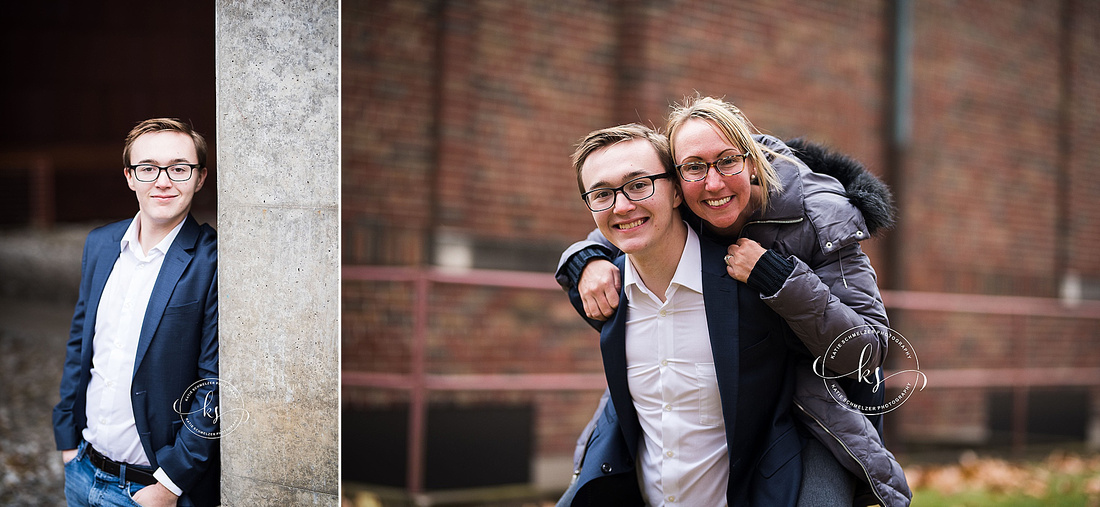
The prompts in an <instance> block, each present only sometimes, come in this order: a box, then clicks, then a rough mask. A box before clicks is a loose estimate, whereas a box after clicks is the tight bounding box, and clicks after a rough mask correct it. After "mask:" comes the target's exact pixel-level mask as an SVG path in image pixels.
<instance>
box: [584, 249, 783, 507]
mask: <svg viewBox="0 0 1100 507" xmlns="http://www.w3.org/2000/svg"><path fill="white" fill-rule="evenodd" d="M699 242H700V250H701V257H702V270H703V273H702V275H703V300H704V306H705V308H706V315H707V327H708V328H709V330H710V343H711V352H712V354H713V355H714V366H715V370H716V372H717V376H718V392H719V395H720V396H721V399H722V415H723V417H724V419H725V430H726V443H727V445H728V448H729V462H730V476H729V482H728V488H727V499H728V500H729V504H730V505H767V506H784V505H790V506H793V505H795V504H796V503H797V501H798V490H799V487H800V486H801V483H802V459H801V451H802V437H801V436H800V435H799V433H798V431H797V430H796V429H795V422H794V420H793V418H792V417H791V415H790V407H791V400H792V397H793V392H794V370H793V368H794V367H795V362H796V361H795V355H794V353H793V352H790V350H791V349H790V348H789V347H790V346H791V345H792V344H794V343H796V342H797V337H795V336H794V334H793V333H792V332H791V331H790V328H789V327H788V326H787V325H786V323H785V322H783V319H782V318H781V317H779V315H777V314H776V313H775V312H773V311H772V310H771V309H770V308H769V307H768V306H767V305H765V304H764V303H763V301H761V300H760V296H759V294H757V293H756V291H753V290H751V289H749V288H748V287H747V286H745V285H744V284H743V283H741V282H738V281H736V280H734V279H733V278H731V277H730V276H729V274H727V273H726V269H725V261H724V260H723V257H724V256H725V254H726V248H725V247H722V246H720V245H717V244H715V243H713V242H711V241H709V240H707V239H705V238H700V240H699ZM624 260H625V258H624V257H622V256H620V257H619V258H618V259H616V260H615V263H616V265H617V266H618V267H619V269H620V272H621V270H622V268H623V263H624ZM569 296H570V300H571V301H572V302H573V306H574V307H576V308H577V311H578V312H580V313H581V315H584V307H583V304H582V303H581V301H580V296H579V294H578V292H577V289H576V287H573V288H572V289H570V291H569ZM619 297H620V301H623V302H624V303H623V304H621V305H620V307H619V311H617V312H615V314H614V315H613V316H612V317H611V319H610V320H608V321H607V322H600V321H594V320H589V323H590V324H592V325H593V327H595V328H596V329H598V330H600V350H601V353H602V354H603V361H604V374H605V375H606V376H607V385H608V389H609V391H610V392H611V403H608V404H607V406H606V407H605V408H604V412H603V416H602V417H600V418H599V420H598V422H597V424H596V427H595V429H594V430H593V433H592V437H591V438H590V440H589V444H588V449H587V451H586V454H585V456H584V461H583V463H582V465H581V471H580V475H579V476H578V478H577V481H578V486H577V490H576V495H575V496H574V497H573V503H572V505H575V506H576V505H639V504H641V503H642V495H641V491H640V490H639V486H638V479H637V472H636V471H635V468H634V465H635V460H636V458H637V454H638V439H639V437H640V436H641V431H642V430H641V425H640V423H639V422H638V414H637V412H636V411H635V410H634V403H633V401H632V400H631V397H630V390H629V387H628V385H627V374H626V343H625V339H626V320H627V305H626V304H625V301H626V299H625V294H624V293H623V292H622V291H621V290H620V294H619Z"/></svg>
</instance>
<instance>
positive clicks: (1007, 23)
mask: <svg viewBox="0 0 1100 507" xmlns="http://www.w3.org/2000/svg"><path fill="white" fill-rule="evenodd" d="M6 12H7V13H8V15H7V17H8V19H9V20H11V22H10V23H9V26H8V29H6V30H5V31H4V32H3V33H0V38H2V40H3V44H2V48H3V50H2V52H0V65H3V68H5V69H7V71H6V72H5V79H3V85H2V86H3V88H4V90H3V91H4V93H2V94H0V104H2V106H0V110H2V111H3V118H4V119H5V120H7V121H5V122H3V125H0V129H2V133H3V135H2V136H0V210H2V212H0V351H2V353H0V505H55V504H58V503H60V502H62V500H61V489H60V480H61V466H60V458H59V457H58V456H57V455H56V453H55V452H54V451H53V448H54V445H53V436H52V431H51V429H50V428H51V424H50V410H51V408H52V406H53V404H54V403H56V399H57V382H58V380H59V378H60V371H61V360H62V356H63V351H64V342H65V336H66V334H67V328H68V320H69V318H70V316H71V313H72V305H73V303H74V302H75V299H76V286H77V281H78V280H77V278H78V276H79V263H80V249H81V245H82V242H83V238H84V236H85V235H86V233H87V231H88V230H90V229H91V228H92V227H95V226H98V225H102V224H104V223H107V222H111V221H115V220H121V219H126V218H129V217H131V216H133V214H134V213H135V211H136V206H135V203H134V201H133V194H132V193H131V192H130V191H129V190H128V189H127V188H126V187H125V184H124V182H123V181H122V177H121V176H122V175H121V174H120V172H121V171H120V170H119V169H120V160H119V155H120V153H121V145H122V138H123V136H124V135H125V133H126V131H128V130H129V128H130V127H131V126H132V125H133V124H134V123H136V122H138V121H140V120H142V119H145V118H147V117H151V116H159V115H167V116H177V117H181V118H183V119H186V120H190V121H191V122H192V123H193V124H194V126H195V128H196V129H198V130H199V131H200V132H203V133H204V134H206V135H207V138H208V140H210V141H211V160H210V166H211V167H210V168H211V176H213V177H212V178H209V179H208V181H207V185H208V186H207V187H206V188H204V190H203V191H202V192H200V193H199V194H198V196H197V198H196V203H195V209H194V212H195V214H196V216H197V218H199V220H200V222H202V221H206V222H211V223H213V222H214V221H215V218H216V202H215V196H216V187H215V186H214V184H215V182H216V172H217V171H216V165H217V158H216V154H217V150H216V145H215V144H216V143H215V142H214V141H215V138H216V131H215V127H216V116H215V108H214V99H215V97H214V82H215V81H214V80H215V76H214V47H213V41H214V37H213V33H214V14H213V13H214V8H213V3H212V2H197V3H196V2H189V3H187V4H185V5H184V4H181V5H168V4H164V5H160V4H157V3H152V4H147V3H139V2H134V1H123V2H109V3H102V2H93V3H86V2H69V1H63V0H55V1H50V2H40V3H25V4H22V3H21V4H13V5H11V6H8V7H7V9H6ZM342 27H343V34H342V55H343V56H342V60H343V67H342V76H341V80H342V83H341V84H342V95H343V110H344V117H343V120H342V122H343V123H342V131H343V134H342V136H343V138H342V146H343V148H342V149H343V166H344V167H343V174H344V177H343V181H342V190H343V197H342V213H343V224H342V227H343V246H342V248H343V263H344V281H343V312H342V313H343V317H342V319H343V326H342V327H343V349H342V377H343V389H342V399H343V407H342V420H343V425H342V433H341V436H342V442H343V444H342V446H343V449H342V456H343V458H342V463H341V465H342V475H343V480H344V489H345V496H346V497H347V498H348V499H349V501H351V502H353V503H356V504H358V505H372V504H377V503H379V502H382V503H384V504H386V505H391V504H396V505H399V504H402V503H406V502H413V501H415V502H419V503H420V504H425V503H429V504H430V503H434V504H458V503H463V502H466V503H473V504H485V503H489V502H497V503H511V504H516V503H524V502H530V503H537V502H539V501H540V500H544V499H547V498H553V497H554V496H555V495H556V494H558V493H560V491H561V490H562V489H564V487H565V485H566V483H567V482H568V480H569V476H570V474H571V468H572V465H571V455H572V452H573V447H574V441H575V439H576V436H577V435H578V433H579V432H580V431H581V429H582V428H583V426H584V424H585V423H586V422H587V421H588V419H589V417H590V415H591V413H592V411H593V410H594V408H595V405H596V401H597V400H598V398H599V394H600V392H601V391H602V390H603V387H604V384H603V376H602V368H601V363H600V359H599V354H598V348H597V342H596V340H597V335H596V333H595V332H594V331H592V330H591V329H590V328H588V327H587V326H586V325H585V324H583V322H581V320H580V319H579V318H578V317H577V316H576V314H575V312H574V311H573V310H572V308H571V307H570V306H569V305H568V303H567V301H566V298H565V296H564V294H563V293H562V292H561V291H560V289H559V288H557V286H556V284H555V283H554V281H553V279H552V276H551V274H550V273H551V272H552V271H553V269H554V266H555V264H556V262H557V259H558V255H559V254H560V252H561V251H562V250H563V249H564V248H565V246H567V245H568V244H570V243H571V242H573V241H575V240H577V239H579V238H581V237H582V236H583V235H585V234H586V233H587V232H588V231H589V230H590V229H592V227H593V224H592V221H591V218H590V214H589V212H588V211H587V210H586V209H585V207H584V206H583V204H582V203H581V201H580V199H578V198H577V190H576V184H575V178H574V175H573V172H572V170H571V168H570V165H569V161H568V157H569V154H570V153H571V152H572V150H573V145H574V143H576V142H577V140H579V139H580V138H581V137H582V136H583V135H585V134H586V133H588V132H589V131H591V130H593V129H596V128H601V127H605V126H609V125H614V124H619V123H625V122H632V121H635V122H642V123H646V124H651V125H653V126H656V127H663V125H664V118H665V115H666V114H667V111H668V106H669V105H670V104H671V103H673V102H677V101H680V100H682V99H683V98H684V97H685V96H687V95H692V94H694V93H696V92H699V93H702V94H706V95H714V96H721V97H725V98H726V99H727V100H730V101H732V102H734V103H735V104H737V105H739V106H740V107H741V108H742V109H743V110H744V111H745V113H746V114H747V115H748V117H749V118H750V119H751V120H752V121H753V122H754V123H755V124H756V126H757V127H758V128H760V129H761V130H762V131H764V132H765V133H769V134H772V135H775V136H778V137H780V138H783V139H787V138H791V137H798V136H804V137H807V138H809V139H811V140H814V141H818V142H823V143H826V144H828V145H830V146H832V147H833V148H835V149H837V150H840V151H842V152H845V153H847V154H849V155H851V156H853V157H855V158H857V159H859V160H860V161H862V162H863V163H864V164H866V165H867V166H868V167H869V168H870V169H871V170H872V171H873V172H875V173H876V174H877V175H879V176H880V177H881V178H882V179H883V180H884V181H886V182H887V183H889V184H890V185H891V187H892V189H893V191H894V194H895V197H896V199H897V203H898V207H899V212H900V220H899V224H898V227H897V228H895V229H894V230H893V231H891V232H889V233H887V234H886V235H884V236H883V237H881V238H878V239H875V240H872V241H869V242H865V243H864V248H865V250H866V251H868V253H869V255H870V256H871V258H872V262H873V263H874V266H875V268H876V270H877V271H878V274H879V280H880V286H881V287H882V289H883V290H884V298H885V299H886V303H887V306H888V309H889V312H890V318H891V325H892V327H893V328H894V329H895V330H897V331H898V332H899V333H901V334H902V335H904V336H905V337H906V338H907V339H908V340H909V342H910V343H911V344H912V346H913V348H914V349H915V351H916V353H917V354H918V357H919V360H920V366H921V369H922V370H923V371H924V372H925V373H926V374H927V376H928V387H927V388H926V389H925V390H924V391H923V392H920V393H917V394H916V395H915V396H913V397H912V398H911V399H910V400H909V401H908V402H906V403H905V404H904V405H903V406H902V407H901V408H899V409H897V410H895V411H894V412H891V413H890V414H889V415H888V416H887V418H886V426H887V427H886V432H887V439H888V442H887V443H888V445H889V447H890V448H891V449H892V450H894V451H895V453H896V454H898V456H899V458H900V459H901V461H902V462H903V464H905V465H906V469H907V471H909V472H911V473H913V475H912V476H911V477H910V482H911V485H914V486H921V487H922V488H924V489H921V490H919V491H918V495H917V498H916V501H915V502H914V504H915V505H931V504H933V503H932V502H933V500H932V499H938V498H939V497H940V494H941V493H942V492H944V491H946V492H948V493H951V492H952V491H960V490H962V489H965V488H966V487H967V486H968V485H973V484H978V483H979V482H980V481H979V479H978V478H979V477H988V476H993V477H996V478H999V479H998V480H999V481H1000V482H997V481H992V480H991V483H992V484H996V485H998V486H995V487H994V489H996V488H1001V489H1003V490H1005V491H1008V493H1007V494H1009V495H1017V494H1031V495H1032V496H1035V495H1039V496H1035V497H1036V498H1039V497H1041V495H1044V494H1046V490H1045V489H1043V488H1047V487H1048V486H1049V485H1048V483H1047V482H1050V481H1047V482H1043V483H1042V484H1041V485H1039V486H1034V484H1033V481H1034V480H1036V478H1043V477H1050V476H1052V474H1054V475H1055V476H1057V474H1062V473H1063V472H1064V475H1067V476H1072V477H1074V478H1075V479H1073V480H1072V481H1070V482H1068V484H1070V485H1071V486H1070V487H1069V489H1070V494H1073V495H1077V496H1074V498H1081V499H1082V500H1081V502H1082V503H1084V501H1085V499H1086V498H1092V499H1096V498H1100V461H1097V459H1096V458H1095V456H1096V454H1095V452H1094V451H1095V450H1096V448H1097V446H1100V403H1098V402H1100V397H1098V396H1100V347H1096V344H1097V339H1098V337H1100V331H1098V328H1100V326H1098V325H1097V324H1098V323H1100V306H1098V305H1100V302H1098V300H1100V255H1098V254H1097V252H1100V170H1098V168H1100V146H1098V145H1097V143H1096V142H1095V140H1096V139H1097V137H1098V134H1100V107H1098V105H1100V79H1098V78H1100V5H1098V4H1096V3H1094V2H1091V1H1087V0H1039V1H1024V0H1006V1H998V2H993V1H978V0H972V1H958V0H912V1H909V2H900V1H889V0H850V1H845V2H831V1H794V0H791V1H778V0H775V1H772V0H763V1H757V2H736V1H720V2H701V1H700V2H691V1H664V2H654V1H648V0H643V1H628V0H612V1H582V0H561V1H556V2H552V3H551V2H536V1H515V2H511V1H500V0H492V1H490V0H469V1H450V0H432V1H411V0H405V1H396V0H394V1H380V0H345V1H344V2H343V4H342ZM221 78H222V79H232V76H221ZM1001 459H1008V460H1010V461H999V460H1001ZM1006 463H1008V464H1006ZM1029 467H1034V468H1029ZM983 470H984V472H983ZM1051 470H1055V471H1058V472H1057V474H1056V473H1055V472H1051ZM1067 470H1068V472H1065V471H1067ZM1051 483H1053V482H1051ZM1059 484H1063V483H1059ZM1020 485H1027V486H1028V487H1029V488H1030V489H1029V490H1028V491H1027V492H1020V491H1017V490H1016V489H1012V488H1013V487H1016V486H1020ZM1058 487H1059V488H1062V486H1058ZM953 488H954V489H953ZM983 498H984V497H983ZM922 499H929V500H926V501H924V502H925V503H922ZM947 503H948V504H950V503H951V501H950V500H948V501H947ZM979 503H980V502H979Z"/></svg>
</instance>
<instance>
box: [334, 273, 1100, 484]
mask: <svg viewBox="0 0 1100 507" xmlns="http://www.w3.org/2000/svg"><path fill="white" fill-rule="evenodd" d="M343 279H344V280H358V281H390V282H407V283H412V284H413V286H414V290H415V304H414V310H413V313H414V318H413V335H412V337H411V339H412V343H411V346H410V350H411V357H410V365H409V371H410V373H408V374H393V373H372V372H355V371H345V372H342V376H341V382H342V383H343V385H346V386H355V387H373V388H381V389H399V390H407V391H409V411H410V413H409V428H408V430H409V442H408V456H409V459H408V469H407V470H406V474H407V475H406V488H407V490H408V491H409V492H411V493H420V492H421V491H422V490H423V475H424V466H423V463H424V451H425V449H424V440H425V420H426V417H427V393H428V392H429V391H479V390H481V391H484V390H512V391H539V390H543V391H568V390H579V391H588V390H602V389H604V387H605V386H606V383H605V382H604V377H603V374H589V373H557V374H508V375H504V374H500V375H469V374H467V375H436V374H430V373H428V372H427V371H426V364H427V342H428V306H429V305H428V297H429V291H430V288H431V285H432V284H463V285H476V286H486V287H501V288H518V289H529V290H541V291H559V290H561V288H560V287H559V286H558V284H557V282H556V281H554V278H553V275H551V274H549V273H531V272H515V271H494V270H464V271H451V270H444V269H438V268H427V269H421V268H409V267H384V266H345V267H344V268H343ZM882 296H883V300H884V301H885V303H886V306H887V308H889V309H891V310H912V311H927V312H947V313H974V314H983V315H1007V316H1013V317H1018V318H1027V317H1057V318H1070V319H1091V320H1100V301H1081V302H1078V303H1077V304H1073V305H1068V304H1066V303H1065V302H1063V301H1062V300H1058V299H1048V298H1032V297H1018V296H986V295H975V294H943V293H928V292H907V291H883V293H882ZM1024 339H1025V340H1026V339H1027V338H1026V336H1025V337H1024ZM1021 364H1023V362H1021ZM921 371H922V372H924V373H925V375H926V376H927V378H929V379H931V380H930V381H929V383H928V387H934V388H966V387H979V388H988V387H1009V388H1012V389H1013V391H1014V394H1015V396H1014V398H1015V403H1014V415H1013V434H1014V436H1013V443H1014V445H1015V446H1017V447H1022V446H1023V444H1024V435H1025V431H1026V413H1027V397H1026V394H1027V390H1028V389H1029V388H1030V387H1037V386H1070V385H1079V386H1100V366H1097V367H1066V368H1061V367H1058V368H1034V367H1025V366H1021V367H1009V368H997V369H977V368H975V369H938V370H937V369H922V370H921ZM889 373H890V372H887V374H889Z"/></svg>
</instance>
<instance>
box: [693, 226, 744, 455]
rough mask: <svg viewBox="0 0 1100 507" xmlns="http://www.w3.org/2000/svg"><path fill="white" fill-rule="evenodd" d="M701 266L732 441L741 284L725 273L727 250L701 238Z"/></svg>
mask: <svg viewBox="0 0 1100 507" xmlns="http://www.w3.org/2000/svg"><path fill="white" fill-rule="evenodd" d="M699 247H700V250H701V257H702V259H701V261H702V267H703V300H704V307H705V308H706V314H707V328H708V330H709V331H710V349H711V353H712V354H713V355H714V367H715V368H714V369H715V372H716V373H717V376H718V392H719V395H720V396H721V398H722V415H723V417H724V419H725V424H726V439H727V440H728V441H732V440H730V439H732V437H733V435H734V429H735V428H734V426H735V422H736V420H737V419H736V408H735V407H737V396H738V382H737V379H738V374H739V370H740V364H741V363H740V353H739V351H740V347H739V346H738V342H739V336H738V329H739V328H738V322H739V316H738V306H737V291H738V290H739V286H740V284H739V283H737V281H736V280H734V279H733V278H730V276H729V274H728V273H726V269H725V262H724V261H723V260H722V258H723V257H724V256H725V254H726V249H725V248H724V247H722V246H720V245H718V244H716V243H714V242H712V241H709V240H706V239H703V238H700V239H699Z"/></svg>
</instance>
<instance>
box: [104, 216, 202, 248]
mask: <svg viewBox="0 0 1100 507" xmlns="http://www.w3.org/2000/svg"><path fill="white" fill-rule="evenodd" d="M186 221H187V218H184V219H183V220H181V221H180V223H178V224H176V226H175V227H173V228H172V230H171V231H169V232H168V235H167V236H165V237H164V239H162V240H160V243H157V244H156V246H154V247H153V248H150V249H149V255H145V253H144V252H142V251H141V242H139V241H138V232H139V231H140V230H141V212H140V211H138V212H137V215H134V219H133V220H131V221H130V226H129V227H127V228H126V233H125V234H123V235H122V241H120V242H119V251H120V252H125V251H126V249H127V248H129V249H130V250H132V251H133V252H134V255H136V256H137V257H138V258H139V259H146V258H149V257H153V256H154V254H153V252H154V251H156V252H159V253H160V254H161V255H164V254H166V253H168V249H169V248H171V247H172V242H173V241H175V240H176V236H178V235H179V233H180V231H181V230H183V223H184V222H186Z"/></svg>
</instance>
